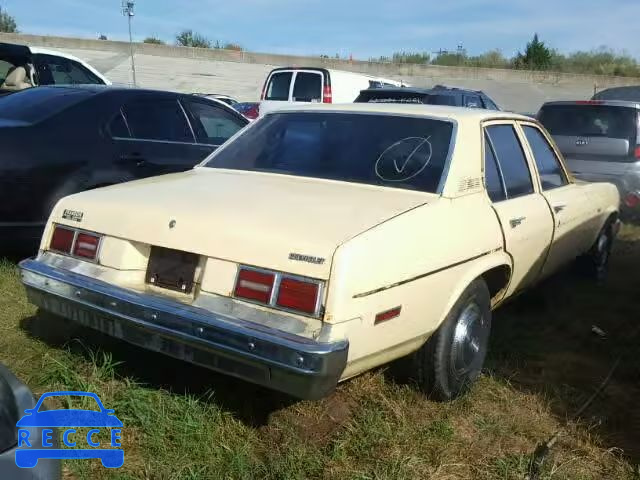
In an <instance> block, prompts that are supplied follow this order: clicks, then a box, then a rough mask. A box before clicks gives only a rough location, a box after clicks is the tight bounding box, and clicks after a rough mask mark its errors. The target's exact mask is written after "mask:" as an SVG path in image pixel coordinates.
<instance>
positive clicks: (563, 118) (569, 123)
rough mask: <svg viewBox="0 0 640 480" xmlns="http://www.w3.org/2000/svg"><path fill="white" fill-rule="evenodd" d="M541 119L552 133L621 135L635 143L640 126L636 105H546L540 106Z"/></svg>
mask: <svg viewBox="0 0 640 480" xmlns="http://www.w3.org/2000/svg"><path fill="white" fill-rule="evenodd" d="M539 119H540V123H542V125H544V127H545V128H546V129H547V130H548V131H549V133H551V135H564V136H579V137H608V138H622V139H626V140H629V141H630V143H631V144H633V145H635V140H636V133H637V128H638V127H637V121H636V119H637V114H636V110H635V109H633V108H626V107H612V106H607V105H590V104H585V105H547V106H544V107H542V109H541V110H540V114H539Z"/></svg>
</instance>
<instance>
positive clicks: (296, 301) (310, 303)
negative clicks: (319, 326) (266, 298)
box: [276, 277, 320, 315]
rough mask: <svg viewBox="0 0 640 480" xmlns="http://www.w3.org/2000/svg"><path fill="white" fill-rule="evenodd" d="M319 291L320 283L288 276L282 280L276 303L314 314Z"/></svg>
mask: <svg viewBox="0 0 640 480" xmlns="http://www.w3.org/2000/svg"><path fill="white" fill-rule="evenodd" d="M319 292H320V285H319V284H318V283H317V282H312V281H306V280H298V279H294V278H288V277H286V278H283V279H282V280H281V281H280V288H279V289H278V298H277V300H276V305H278V306H279V307H283V308H287V309H290V310H298V311H300V312H304V313H308V314H309V315H313V314H314V313H315V312H316V305H317V301H318V293H319Z"/></svg>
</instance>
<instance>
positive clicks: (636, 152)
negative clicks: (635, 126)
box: [633, 145, 640, 160]
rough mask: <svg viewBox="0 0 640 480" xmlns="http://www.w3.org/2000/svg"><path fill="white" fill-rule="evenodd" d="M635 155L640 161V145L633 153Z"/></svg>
mask: <svg viewBox="0 0 640 480" xmlns="http://www.w3.org/2000/svg"><path fill="white" fill-rule="evenodd" d="M633 155H634V156H635V157H636V158H637V159H638V160H640V145H638V146H637V147H636V149H635V150H634V152H633Z"/></svg>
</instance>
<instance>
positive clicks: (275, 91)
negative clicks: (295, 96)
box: [264, 72, 293, 101]
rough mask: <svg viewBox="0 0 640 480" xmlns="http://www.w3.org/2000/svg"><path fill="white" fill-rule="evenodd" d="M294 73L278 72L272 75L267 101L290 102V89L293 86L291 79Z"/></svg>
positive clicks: (266, 96) (266, 95)
mask: <svg viewBox="0 0 640 480" xmlns="http://www.w3.org/2000/svg"><path fill="white" fill-rule="evenodd" d="M292 77H293V72H276V73H274V74H272V75H271V78H270V79H269V85H267V92H266V94H265V97H264V99H265V100H282V101H287V100H289V87H290V86H291V78H292Z"/></svg>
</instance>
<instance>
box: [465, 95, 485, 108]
mask: <svg viewBox="0 0 640 480" xmlns="http://www.w3.org/2000/svg"><path fill="white" fill-rule="evenodd" d="M464 106H465V107H467V108H482V102H481V101H480V97H479V96H477V95H465V96H464Z"/></svg>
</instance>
